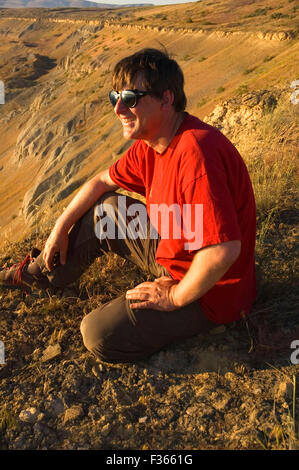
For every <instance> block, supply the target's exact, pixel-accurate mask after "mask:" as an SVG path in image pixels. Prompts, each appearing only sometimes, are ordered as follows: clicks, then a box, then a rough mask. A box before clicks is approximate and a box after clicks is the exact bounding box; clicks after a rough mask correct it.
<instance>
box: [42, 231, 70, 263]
mask: <svg viewBox="0 0 299 470" xmlns="http://www.w3.org/2000/svg"><path fill="white" fill-rule="evenodd" d="M68 243H69V237H68V233H67V232H66V231H64V230H58V229H56V228H55V227H54V228H53V230H52V232H51V233H50V236H49V238H48V240H47V241H46V244H45V247H44V249H43V260H44V263H45V266H46V268H47V270H48V271H52V269H53V268H54V265H55V263H54V256H55V254H56V253H58V254H59V261H60V264H65V263H66V256H67V249H68Z"/></svg>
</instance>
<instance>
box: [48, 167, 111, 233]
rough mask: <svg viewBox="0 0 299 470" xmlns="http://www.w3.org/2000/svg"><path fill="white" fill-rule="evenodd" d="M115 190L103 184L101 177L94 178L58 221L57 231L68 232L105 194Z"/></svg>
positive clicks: (83, 187)
mask: <svg viewBox="0 0 299 470" xmlns="http://www.w3.org/2000/svg"><path fill="white" fill-rule="evenodd" d="M115 187H116V185H115ZM113 189H114V188H113V187H110V186H108V185H107V184H106V183H105V182H103V181H102V180H101V178H100V176H99V175H97V176H95V177H94V178H92V179H91V180H90V181H88V182H87V183H85V184H84V186H82V188H81V189H80V191H79V192H78V193H77V194H76V196H75V197H74V199H73V200H72V201H71V202H70V204H69V205H68V206H67V208H66V209H65V211H64V212H63V213H62V215H61V216H60V217H59V218H58V219H57V221H56V224H55V229H56V230H62V231H66V232H68V231H69V229H70V228H71V227H72V226H73V225H74V224H75V223H76V222H77V221H78V220H79V219H80V218H81V217H82V215H83V214H85V212H87V211H88V210H89V209H90V207H92V206H93V205H94V204H95V203H96V201H97V200H98V199H99V198H100V197H101V196H102V195H103V194H104V193H105V192H107V191H111V190H113Z"/></svg>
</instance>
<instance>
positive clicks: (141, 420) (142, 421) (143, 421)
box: [138, 416, 147, 424]
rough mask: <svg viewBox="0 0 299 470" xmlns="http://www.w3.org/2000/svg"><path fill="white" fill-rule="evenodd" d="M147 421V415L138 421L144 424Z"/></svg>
mask: <svg viewBox="0 0 299 470" xmlns="http://www.w3.org/2000/svg"><path fill="white" fill-rule="evenodd" d="M146 421H147V416H142V418H139V420H138V422H139V423H141V424H144V423H146Z"/></svg>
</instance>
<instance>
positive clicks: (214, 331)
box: [210, 325, 226, 335]
mask: <svg viewBox="0 0 299 470" xmlns="http://www.w3.org/2000/svg"><path fill="white" fill-rule="evenodd" d="M225 331H226V327H225V325H220V326H216V328H213V329H212V330H210V335H220V334H221V333H224V332H225Z"/></svg>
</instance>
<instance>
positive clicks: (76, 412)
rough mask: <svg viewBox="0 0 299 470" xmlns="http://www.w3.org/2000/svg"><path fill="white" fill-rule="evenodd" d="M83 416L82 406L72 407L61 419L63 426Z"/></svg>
mask: <svg viewBox="0 0 299 470" xmlns="http://www.w3.org/2000/svg"><path fill="white" fill-rule="evenodd" d="M82 416H84V411H83V408H82V405H74V406H71V407H70V408H68V409H67V410H66V411H65V413H64V417H63V424H66V423H69V422H73V421H76V419H79V418H81V417H82Z"/></svg>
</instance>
